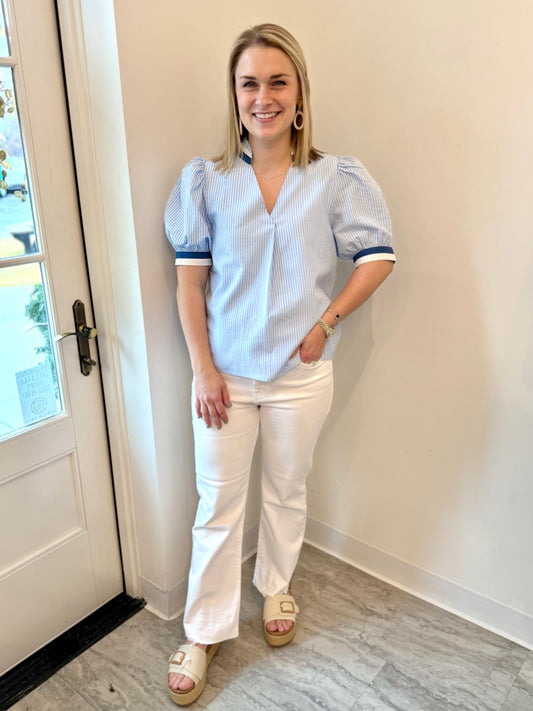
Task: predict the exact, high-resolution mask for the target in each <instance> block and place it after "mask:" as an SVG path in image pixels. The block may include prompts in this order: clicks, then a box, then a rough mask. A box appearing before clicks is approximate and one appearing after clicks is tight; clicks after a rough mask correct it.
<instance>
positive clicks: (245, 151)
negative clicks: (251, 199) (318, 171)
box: [241, 139, 293, 217]
mask: <svg viewBox="0 0 533 711" xmlns="http://www.w3.org/2000/svg"><path fill="white" fill-rule="evenodd" d="M241 158H242V160H243V161H244V162H245V163H248V165H249V167H250V170H251V171H252V174H253V180H254V182H255V185H256V187H257V191H258V193H259V197H260V199H261V202H262V203H263V208H264V210H265V212H266V214H267V215H268V216H269V217H271V216H272V213H273V212H274V210H275V209H276V206H277V204H278V202H279V199H280V196H281V193H282V191H283V187H284V185H285V182H286V181H287V179H288V177H289V175H290V174H291V170H292V167H293V164H292V160H291V165H290V166H289V167H288V169H287V172H286V173H285V175H284V176H283V181H282V183H281V185H280V187H279V190H278V194H277V195H276V199H275V200H274V204H273V205H272V209H271V210H269V209H268V207H267V204H266V202H265V197H264V195H263V191H262V190H261V186H260V184H259V180H258V179H257V175H256V174H255V170H254V169H253V166H252V148H251V146H250V144H249V142H248V141H247V140H246V139H245V140H244V141H243V142H242V145H241ZM291 158H293V156H292V154H291Z"/></svg>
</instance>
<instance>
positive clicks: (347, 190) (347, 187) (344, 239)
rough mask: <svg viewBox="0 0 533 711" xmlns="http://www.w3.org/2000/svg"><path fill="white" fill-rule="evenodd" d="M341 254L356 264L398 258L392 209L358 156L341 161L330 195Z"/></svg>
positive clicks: (331, 214) (335, 231)
mask: <svg viewBox="0 0 533 711" xmlns="http://www.w3.org/2000/svg"><path fill="white" fill-rule="evenodd" d="M330 219H331V226H332V230H333V235H334V237H335V244H336V248H337V254H338V256H339V257H340V258H341V259H353V261H354V262H355V266H356V267H357V266H359V265H360V264H363V263H364V262H371V261H376V260H380V259H385V260H389V261H393V262H395V261H396V257H395V256H394V250H393V246H392V230H391V222H390V217H389V212H388V210H387V206H386V204H385V200H384V198H383V195H382V193H381V190H380V188H379V185H378V184H377V183H376V181H375V180H374V179H373V178H372V177H371V176H370V174H369V173H368V172H367V171H366V169H365V168H364V166H363V165H362V164H361V163H360V162H359V161H358V160H356V159H355V158H350V157H341V158H338V160H337V175H336V177H335V179H334V183H333V189H332V193H331V197H330Z"/></svg>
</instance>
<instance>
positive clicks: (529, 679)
mask: <svg viewBox="0 0 533 711" xmlns="http://www.w3.org/2000/svg"><path fill="white" fill-rule="evenodd" d="M532 710H533V652H530V653H529V655H528V658H527V659H526V661H525V662H524V665H523V667H522V669H521V670H520V673H519V674H518V676H517V678H516V681H515V683H514V684H513V687H512V688H511V690H510V692H509V695H508V696H507V698H506V700H505V703H504V705H503V706H502V709H501V711H532Z"/></svg>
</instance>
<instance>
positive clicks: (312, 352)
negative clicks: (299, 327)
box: [291, 325, 326, 363]
mask: <svg viewBox="0 0 533 711" xmlns="http://www.w3.org/2000/svg"><path fill="white" fill-rule="evenodd" d="M325 345H326V337H325V335H324V331H323V330H322V329H321V328H320V326H317V325H315V326H313V328H312V329H311V330H310V331H309V333H308V334H307V336H305V338H304V339H303V341H302V342H301V343H300V344H299V346H298V348H295V349H294V351H293V353H292V354H291V358H294V356H295V355H296V354H297V353H299V354H300V360H301V361H302V363H314V362H315V361H317V360H320V358H321V357H322V353H323V352H324V346H325Z"/></svg>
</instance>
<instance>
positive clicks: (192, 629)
mask: <svg viewBox="0 0 533 711" xmlns="http://www.w3.org/2000/svg"><path fill="white" fill-rule="evenodd" d="M225 379H226V383H227V385H228V390H229V394H230V398H231V402H232V407H231V409H230V410H228V415H229V421H228V424H227V425H223V427H222V428H221V429H220V430H217V429H216V428H214V427H211V428H210V429H208V428H207V427H206V425H205V423H204V422H203V420H199V419H197V418H196V417H195V413H194V407H193V419H194V442H195V458H196V482H197V489H198V494H199V496H200V501H199V504H198V510H197V514H196V520H195V523H194V527H193V552H192V560H191V569H190V574H189V588H188V593H187V604H186V607H185V614H184V627H185V633H186V635H187V638H188V639H190V640H192V641H194V642H199V643H204V644H212V643H214V642H221V641H223V640H225V639H231V638H232V637H236V636H237V635H238V629H239V607H240V595H241V564H242V534H243V525H244V512H245V507H246V496H247V492H248V482H249V475H250V467H251V462H252V457H253V452H254V448H255V443H256V441H257V435H258V430H259V414H258V408H257V406H256V405H254V404H253V403H252V402H251V401H250V397H249V395H250V393H252V392H253V381H251V380H247V379H245V378H233V377H232V376H225Z"/></svg>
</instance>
